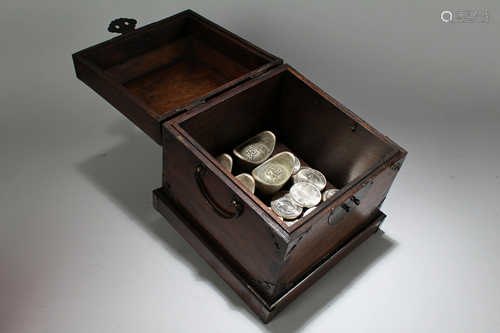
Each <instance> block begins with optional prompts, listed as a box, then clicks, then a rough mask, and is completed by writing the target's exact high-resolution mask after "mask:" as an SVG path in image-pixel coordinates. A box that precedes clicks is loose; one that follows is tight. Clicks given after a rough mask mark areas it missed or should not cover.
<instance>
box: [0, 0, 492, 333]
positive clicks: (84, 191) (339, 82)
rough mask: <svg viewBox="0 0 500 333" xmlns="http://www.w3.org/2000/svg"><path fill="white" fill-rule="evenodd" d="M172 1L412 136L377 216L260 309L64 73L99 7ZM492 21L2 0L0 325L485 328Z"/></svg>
mask: <svg viewBox="0 0 500 333" xmlns="http://www.w3.org/2000/svg"><path fill="white" fill-rule="evenodd" d="M187 8H191V9H193V10H195V11H197V12H198V13H200V14H201V15H203V16H205V17H207V18H208V19H210V20H213V21H215V22H217V23H218V24H220V25H222V26H223V27H225V28H227V29H229V30H231V31H233V32H234V33H236V34H238V35H240V36H242V37H243V38H245V39H247V40H249V41H251V42H253V43H255V44H256V45H258V46H260V47H262V48H264V49H265V50H267V51H269V52H271V53H273V54H276V55H278V56H280V57H282V58H283V59H284V60H285V62H287V63H288V64H290V65H291V66H293V67H294V68H295V69H297V70H298V71H299V72H300V73H302V74H303V75H305V76H306V77H307V78H309V79H310V80H311V81H313V82H314V83H316V84H317V85H318V86H319V87H321V88H322V89H324V90H325V91H326V92H327V93H329V94H330V95H332V96H333V97H334V98H336V99H337V100H339V101H340V102H341V103H343V104H344V105H346V106H347V107H348V108H349V109H351V110H352V111H353V112H355V113H356V114H358V115H359V116H360V117H361V118H363V119H364V120H366V121H367V122H368V123H370V124H371V125H373V126H374V127H375V128H377V129H378V130H380V131H381V132H382V133H384V134H385V135H387V136H389V137H390V138H391V139H393V140H394V141H395V142H397V143H398V144H400V145H401V146H402V147H403V148H405V149H407V150H408V152H409V155H408V158H407V160H406V163H405V165H404V167H403V169H402V171H401V172H400V173H399V175H398V177H397V178H396V181H395V183H394V185H393V187H392V189H391V191H390V193H389V196H388V198H387V200H386V203H385V204H384V207H383V211H384V212H385V213H386V214H387V215H388V218H387V220H386V222H385V224H384V226H383V230H384V232H383V233H378V234H376V235H375V236H374V237H372V238H371V239H369V240H368V241H367V242H366V243H364V244H363V245H362V246H361V247H360V248H358V249H357V250H356V251H355V252H354V253H352V254H351V255H350V256H349V257H348V258H347V259H346V260H344V261H343V262H342V263H341V264H339V265H338V266H337V267H335V268H334V269H333V270H332V271H331V272H330V273H328V274H327V275H326V276H325V277H324V278H322V279H321V280H320V281H319V282H318V283H317V284H316V285H314V286H313V287H312V288H311V289H310V290H308V291H307V292H306V293H305V294H304V295H302V296H301V297H300V298H299V299H297V300H296V301H295V302H294V303H293V304H292V305H291V306H289V307H288V308H287V309H286V310H285V311H284V312H282V313H281V314H280V315H279V316H278V317H277V318H275V319H274V320H273V321H272V322H271V323H270V324H269V325H267V326H265V325H263V324H261V323H260V321H259V320H258V319H257V318H256V317H255V316H254V315H253V313H251V312H250V310H249V309H248V308H247V307H246V306H245V304H244V303H243V302H242V301H241V300H240V299H239V298H238V297H237V296H236V295H235V294H234V293H233V292H232V290H231V289H230V288H229V287H228V286H227V285H226V284H225V283H224V282H223V281H222V280H221V279H220V278H219V277H218V276H217V275H216V274H215V273H214V272H213V271H212V270H211V268H210V267H209V266H208V265H207V264H206V263H205V262H204V261H203V260H202V259H201V258H200V257H199V256H198V255H197V253H196V252H194V251H193V250H192V249H191V248H190V247H189V245H188V244H187V243H186V242H185V241H184V240H183V239H182V238H181V237H180V236H179V235H178V234H177V233H176V232H175V231H174V230H173V229H172V228H171V227H170V225H169V224H168V223H167V222H166V221H165V220H164V219H163V218H162V217H161V216H160V215H159V214H158V213H157V212H156V211H155V210H154V209H153V207H152V204H151V191H152V190H153V189H155V188H157V187H159V186H160V183H161V178H160V177H161V176H160V175H161V148H160V147H159V146H157V145H156V144H155V143H154V142H153V141H152V140H150V139H149V138H148V137H147V136H146V135H144V134H143V133H142V132H140V131H139V130H138V129H136V128H135V127H134V126H133V125H132V124H131V123H130V122H129V121H128V120H126V119H125V117H123V116H122V115H121V114H120V113H119V112H117V111H116V110H115V109H114V108H113V107H111V106H110V105H109V104H108V103H107V102H106V101H104V100H103V99H102V98H101V97H99V96H98V95H97V94H96V93H94V92H93V91H91V90H90V89H89V88H88V87H86V86H85V85H84V84H83V83H81V82H80V81H78V80H77V79H76V77H75V74H74V69H73V64H72V60H71V54H72V53H74V52H76V51H79V50H81V49H83V48H86V47H88V46H91V45H94V44H96V43H99V42H101V41H104V40H107V39H109V38H111V37H112V36H111V35H110V34H109V33H108V32H107V31H106V29H107V26H108V24H109V22H110V21H111V20H113V19H115V18H118V17H133V18H135V19H137V20H138V22H139V24H138V26H142V25H146V24H148V23H151V22H154V21H158V20H161V19H163V18H165V17H167V16H170V15H173V14H175V13H177V12H180V11H182V10H185V9H187ZM445 10H448V11H451V12H452V13H456V12H457V11H489V12H490V23H454V24H451V23H445V22H443V21H442V20H441V12H443V11H445ZM499 28H500V3H499V2H498V1H451V0H450V1H444V0H439V1H425V2H424V1H408V0H407V1H400V0H399V1H396V0H389V1H378V2H375V1H349V2H340V1H276V0H267V1H261V0H253V1H207V0H205V1H150V0H141V1H137V0H134V1H132V0H120V1H110V0H88V1H76V0H43V1H35V0H22V1H20V0H2V2H1V4H0V36H1V37H0V41H1V50H0V64H1V65H0V116H1V120H0V153H1V155H0V331H1V332H3V333H12V332H19V333H21V332H22V333H30V332H82V333H83V332H198V331H204V332H273V333H281V332H283V333H285V332H286V333H294V332H326V331H328V332H418V333H421V332H454V333H456V332H498V331H499V330H500V317H499V316H498V313H499V312H500V311H499V310H500V303H499V301H498V299H499V296H500V288H499V287H498V285H499V275H500V265H499V259H500V246H499V244H498V241H497V238H498V235H499V233H500V225H499V221H500V218H499V216H498V214H499V209H498V198H499V195H498V189H499V188H500V186H499V185H500V179H499V176H500V156H499V139H500V135H499V132H498V127H499V125H500V113H499V107H498V100H499V87H500V85H499V83H500V79H499V78H500V76H499V74H500V66H499V62H498V59H499V55H500V52H499V51H500V42H499V31H500V30H499Z"/></svg>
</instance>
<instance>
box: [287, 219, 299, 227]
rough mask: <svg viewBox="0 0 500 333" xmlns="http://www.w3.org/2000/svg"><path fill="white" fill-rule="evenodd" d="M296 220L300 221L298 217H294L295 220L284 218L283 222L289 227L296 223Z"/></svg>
mask: <svg viewBox="0 0 500 333" xmlns="http://www.w3.org/2000/svg"><path fill="white" fill-rule="evenodd" d="M298 221H300V218H298V219H295V220H290V221H289V220H284V221H283V222H285V224H286V225H287V226H289V227H291V226H292V225H294V224H295V223H297V222H298Z"/></svg>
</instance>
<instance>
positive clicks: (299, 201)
mask: <svg viewBox="0 0 500 333" xmlns="http://www.w3.org/2000/svg"><path fill="white" fill-rule="evenodd" d="M290 199H292V201H293V203H295V204H296V205H297V206H301V207H306V208H311V207H314V206H316V205H318V204H319V203H320V202H321V192H320V191H319V190H318V188H317V187H316V186H314V185H313V184H311V183H304V182H301V183H297V184H295V185H293V186H292V187H291V188H290Z"/></svg>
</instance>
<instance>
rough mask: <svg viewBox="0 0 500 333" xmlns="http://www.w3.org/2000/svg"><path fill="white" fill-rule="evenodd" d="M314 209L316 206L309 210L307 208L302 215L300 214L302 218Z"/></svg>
mask: <svg viewBox="0 0 500 333" xmlns="http://www.w3.org/2000/svg"><path fill="white" fill-rule="evenodd" d="M315 209H316V206H315V207H311V208H309V209H308V210H306V211H305V212H304V214H302V217H304V216H306V215H307V214H309V213H310V212H312V211H313V210H315Z"/></svg>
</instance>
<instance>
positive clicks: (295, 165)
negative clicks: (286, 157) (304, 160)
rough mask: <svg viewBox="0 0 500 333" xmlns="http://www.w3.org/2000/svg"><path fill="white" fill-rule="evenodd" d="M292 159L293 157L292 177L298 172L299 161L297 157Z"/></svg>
mask: <svg viewBox="0 0 500 333" xmlns="http://www.w3.org/2000/svg"><path fill="white" fill-rule="evenodd" d="M294 157H295V164H294V165H293V170H292V175H295V174H296V173H297V172H299V170H300V161H299V159H298V158H297V156H294Z"/></svg>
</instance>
